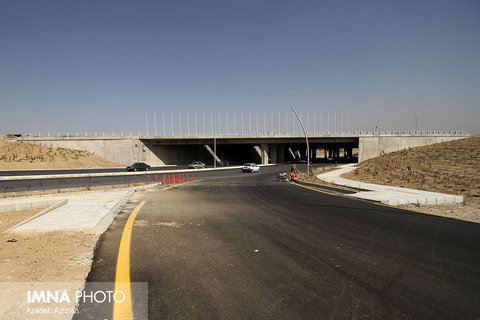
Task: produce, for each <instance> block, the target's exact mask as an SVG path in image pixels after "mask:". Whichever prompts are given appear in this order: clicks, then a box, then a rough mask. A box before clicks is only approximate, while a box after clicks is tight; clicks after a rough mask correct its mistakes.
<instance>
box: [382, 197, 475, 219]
mask: <svg viewBox="0 0 480 320" xmlns="http://www.w3.org/2000/svg"><path fill="white" fill-rule="evenodd" d="M373 203H374V204H376V205H379V206H382V207H388V208H394V209H399V210H404V211H411V212H415V213H421V214H427V215H429V216H434V217H442V218H448V219H453V220H459V221H464V222H473V223H479V224H480V221H474V220H468V219H462V218H457V217H449V216H442V215H441V214H435V213H429V212H423V211H418V210H413V209H407V208H402V207H396V206H391V205H389V204H384V203H379V202H373Z"/></svg>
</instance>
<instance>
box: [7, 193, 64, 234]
mask: <svg viewBox="0 0 480 320" xmlns="http://www.w3.org/2000/svg"><path fill="white" fill-rule="evenodd" d="M67 203H68V199H65V200H62V201H60V202H58V203H55V204H54V205H52V206H50V207H48V208H46V209H45V210H42V211H40V212H39V213H37V214H36V215H33V216H31V217H30V218H28V219H26V220H23V221H22V222H19V223H17V224H16V225H14V226H13V227H11V228H9V229H8V230H5V231H4V232H3V233H8V232H11V231H13V230H14V229H16V228H18V227H20V226H23V225H24V224H26V223H28V222H30V221H32V220H35V219H37V218H39V217H41V216H43V215H45V214H47V213H49V212H50V211H53V210H55V209H58V208H60V207H62V206H64V205H66V204H67Z"/></svg>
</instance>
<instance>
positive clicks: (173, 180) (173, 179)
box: [172, 174, 175, 184]
mask: <svg viewBox="0 0 480 320" xmlns="http://www.w3.org/2000/svg"><path fill="white" fill-rule="evenodd" d="M172 184H175V175H174V174H172Z"/></svg>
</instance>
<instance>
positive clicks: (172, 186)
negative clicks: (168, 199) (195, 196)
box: [162, 179, 202, 191]
mask: <svg viewBox="0 0 480 320" xmlns="http://www.w3.org/2000/svg"><path fill="white" fill-rule="evenodd" d="M199 181H202V179H198V180H195V181H188V182H180V183H177V184H175V185H171V186H168V187H165V188H163V189H162V191H165V190H168V189H171V188H174V187H179V186H182V185H184V184H187V183H194V182H199Z"/></svg>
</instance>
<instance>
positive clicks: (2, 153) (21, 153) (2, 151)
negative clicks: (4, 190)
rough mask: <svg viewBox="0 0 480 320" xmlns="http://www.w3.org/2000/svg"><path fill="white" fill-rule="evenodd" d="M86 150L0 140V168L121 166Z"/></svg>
mask: <svg viewBox="0 0 480 320" xmlns="http://www.w3.org/2000/svg"><path fill="white" fill-rule="evenodd" d="M122 166H123V165H122V164H120V163H115V162H111V161H108V160H106V159H104V158H102V157H99V156H97V155H94V154H92V153H90V152H87V151H81V150H73V149H65V148H55V147H45V146H40V145H36V144H32V143H27V142H22V141H8V140H4V141H0V170H8V169H62V168H108V167H122Z"/></svg>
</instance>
